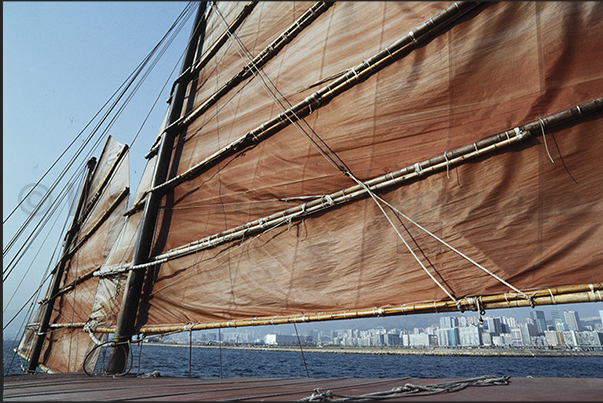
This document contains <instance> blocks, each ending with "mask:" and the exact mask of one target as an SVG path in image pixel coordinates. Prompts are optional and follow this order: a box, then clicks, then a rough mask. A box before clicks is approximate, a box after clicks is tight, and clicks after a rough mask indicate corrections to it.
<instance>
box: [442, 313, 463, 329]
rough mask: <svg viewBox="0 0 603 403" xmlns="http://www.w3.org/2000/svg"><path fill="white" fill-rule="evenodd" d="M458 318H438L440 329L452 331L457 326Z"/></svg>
mask: <svg viewBox="0 0 603 403" xmlns="http://www.w3.org/2000/svg"><path fill="white" fill-rule="evenodd" d="M458 323H459V321H458V318H457V317H456V316H442V317H441V318H440V328H441V329H453V328H455V327H457V326H458Z"/></svg>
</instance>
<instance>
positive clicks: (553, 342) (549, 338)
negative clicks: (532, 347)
mask: <svg viewBox="0 0 603 403" xmlns="http://www.w3.org/2000/svg"><path fill="white" fill-rule="evenodd" d="M544 338H545V340H546V344H547V345H548V346H550V347H561V346H562V345H563V338H562V337H561V332H558V331H556V330H545V331H544Z"/></svg>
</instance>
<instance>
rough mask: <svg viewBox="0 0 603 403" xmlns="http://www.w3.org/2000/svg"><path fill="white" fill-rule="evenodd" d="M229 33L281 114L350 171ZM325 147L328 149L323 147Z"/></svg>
mask: <svg viewBox="0 0 603 403" xmlns="http://www.w3.org/2000/svg"><path fill="white" fill-rule="evenodd" d="M212 6H214V7H215V9H216V13H217V14H218V15H219V16H220V17H221V18H222V21H223V22H224V24H226V26H228V23H227V22H226V19H225V18H224V16H223V15H222V14H221V13H220V10H218V8H217V6H216V5H215V4H214V3H213V2H212ZM228 35H229V38H230V39H232V41H233V42H234V43H236V44H237V45H238V47H237V48H236V50H237V53H239V56H241V59H243V60H246V61H247V63H248V66H249V69H250V71H251V73H252V74H253V76H254V77H255V78H257V79H258V80H259V82H260V84H261V85H262V86H263V87H264V89H265V90H266V93H267V94H268V96H269V97H270V98H271V99H272V101H273V102H274V103H275V104H276V106H277V107H278V108H279V109H280V110H281V115H282V114H284V115H285V118H286V119H287V120H289V122H291V124H292V125H293V126H294V127H295V128H296V129H297V130H299V131H300V133H302V134H303V135H304V136H305V137H306V138H307V139H308V140H309V141H310V142H311V143H312V145H313V146H314V147H315V148H316V149H317V151H318V152H319V153H320V154H321V155H322V156H323V157H324V158H325V159H326V160H327V161H328V162H329V163H330V164H331V165H333V167H335V168H336V169H338V170H340V171H344V170H347V171H349V168H348V167H347V166H346V165H345V163H344V162H343V160H341V158H339V157H338V156H337V154H336V153H335V152H334V151H333V150H332V149H331V148H330V147H329V146H328V145H327V144H326V143H325V142H324V141H323V140H322V139H321V138H320V137H319V136H318V134H317V133H316V132H315V131H314V129H313V128H312V127H311V126H310V125H308V124H307V123H306V121H305V120H304V119H302V118H300V117H299V116H297V114H296V113H295V111H293V110H292V108H291V107H292V105H291V103H290V102H289V101H288V100H287V98H286V97H285V96H284V95H283V93H282V92H281V91H280V90H279V89H278V88H277V87H276V85H275V84H274V82H273V81H272V80H271V79H270V77H268V75H266V73H265V72H264V70H263V69H261V68H259V69H258V68H257V66H256V65H255V63H254V62H253V58H252V57H251V54H250V52H249V50H247V48H246V47H245V45H244V44H243V42H242V41H241V39H240V38H239V37H238V35H237V34H236V33H235V32H232V33H230V32H228ZM239 49H240V50H239ZM241 52H243V54H241ZM287 110H290V111H291V113H292V115H293V117H295V120H293V119H292V116H289V115H288V114H286V113H285V112H286V111H287ZM299 122H301V124H303V125H304V126H305V127H306V128H307V129H308V130H309V131H310V132H311V134H312V135H313V136H314V137H315V138H316V139H317V140H315V139H313V138H312V135H310V134H309V133H308V132H307V131H306V130H305V129H304V127H302V126H301V125H300V123H299ZM319 143H320V144H319ZM321 146H322V147H321ZM323 147H324V148H325V149H326V150H325V149H323Z"/></svg>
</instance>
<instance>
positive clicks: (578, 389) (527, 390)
mask: <svg viewBox="0 0 603 403" xmlns="http://www.w3.org/2000/svg"><path fill="white" fill-rule="evenodd" d="M602 376H603V374H602ZM461 380H463V379H361V378H328V379H325V378H231V379H199V378H174V377H163V376H161V377H136V376H124V377H110V376H97V377H89V376H87V375H85V374H53V375H46V374H33V375H8V376H5V377H4V392H3V400H4V401H19V400H26V401H53V400H61V401H86V400H95V401H103V400H144V401H161V400H170V401H217V400H251V401H293V400H302V399H303V400H309V398H310V397H312V396H313V394H316V390H317V389H320V390H321V392H323V393H328V392H329V391H330V392H331V393H332V395H328V394H325V395H323V397H324V399H323V400H338V399H342V398H344V397H345V396H360V395H366V394H369V393H375V392H384V393H387V392H391V391H392V389H394V388H397V387H401V388H403V387H404V386H405V385H407V384H412V385H420V386H426V385H434V384H449V385H453V384H452V382H457V381H461ZM413 391H414V392H413ZM405 393H406V394H408V393H416V394H423V395H414V396H402V395H400V394H398V395H397V396H394V397H392V398H391V399H390V400H423V401H526V400H536V401H545V400H546V401H576V400H583V401H603V378H509V379H508V384H499V385H491V386H467V387H465V388H464V389H461V390H458V391H450V392H443V393H434V394H430V395H424V393H427V392H426V391H425V390H424V389H421V388H410V387H409V388H407V389H406V392H405ZM315 397H316V395H315ZM383 397H385V395H383ZM316 400H319V399H316Z"/></svg>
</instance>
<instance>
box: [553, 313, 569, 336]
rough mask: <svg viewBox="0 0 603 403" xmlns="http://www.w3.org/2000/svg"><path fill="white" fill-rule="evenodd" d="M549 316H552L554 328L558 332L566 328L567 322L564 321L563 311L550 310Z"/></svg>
mask: <svg viewBox="0 0 603 403" xmlns="http://www.w3.org/2000/svg"><path fill="white" fill-rule="evenodd" d="M551 317H552V318H553V323H554V325H555V330H557V331H559V332H563V331H565V330H568V328H567V324H566V323H565V316H564V315H563V311H551Z"/></svg>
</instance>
